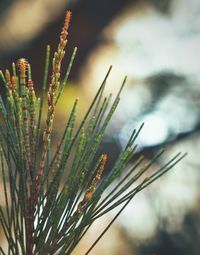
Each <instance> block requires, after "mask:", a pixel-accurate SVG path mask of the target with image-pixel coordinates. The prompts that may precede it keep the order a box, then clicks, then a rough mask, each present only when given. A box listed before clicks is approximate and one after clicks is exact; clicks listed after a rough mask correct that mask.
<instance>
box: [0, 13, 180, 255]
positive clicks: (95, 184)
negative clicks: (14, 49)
mask: <svg viewBox="0 0 200 255" xmlns="http://www.w3.org/2000/svg"><path fill="white" fill-rule="evenodd" d="M70 19H71V12H70V11H67V12H66V17H65V21H64V26H63V28H62V31H61V34H60V40H59V44H58V47H57V50H56V51H55V52H54V55H53V59H52V61H51V60H50V55H51V54H50V46H47V50H46V61H45V67H44V79H43V86H42V88H41V93H40V95H39V96H40V97H38V96H37V95H36V92H35V88H34V82H33V79H32V75H31V65H30V64H29V62H28V61H27V60H26V59H24V58H21V59H19V60H18V62H17V63H16V64H15V63H13V64H12V70H11V71H9V70H6V71H5V72H1V73H0V77H1V91H4V92H5V93H3V94H1V95H0V114H1V116H0V172H1V175H0V178H1V179H0V181H1V183H2V187H3V194H1V196H3V200H4V202H3V204H1V205H0V229H1V230H0V231H1V235H2V234H3V237H4V238H5V240H6V241H7V246H6V247H3V246H0V254H2V255H21V254H22V255H44V254H49V255H50V254H52V255H53V254H71V252H72V251H73V250H74V248H75V247H76V246H77V244H78V243H79V241H80V240H81V238H82V237H83V236H84V235H85V233H86V232H87V230H88V228H89V227H90V226H91V225H92V224H93V222H94V221H95V220H96V219H98V218H100V217H101V216H103V215H104V214H106V213H107V212H109V211H110V210H112V209H114V208H116V207H117V206H119V205H123V207H120V208H121V209H120V211H119V212H118V213H117V215H116V216H115V217H114V219H113V220H112V221H111V223H110V224H109V225H108V226H107V227H105V230H104V231H103V233H102V234H101V235H100V236H99V237H98V238H97V241H96V242H95V243H94V244H93V245H92V246H91V248H90V249H89V250H88V252H87V253H86V254H88V253H89V252H90V251H91V249H92V248H93V247H94V245H95V244H96V243H97V242H98V241H99V239H100V238H101V237H102V236H103V234H104V233H105V232H106V231H107V230H108V228H109V227H110V226H111V224H112V223H113V221H114V220H115V219H116V218H117V217H118V216H119V214H120V213H121V212H122V211H123V209H124V208H125V207H126V206H127V204H128V203H129V202H130V201H131V199H132V198H133V197H134V196H135V195H136V194H137V193H138V192H139V191H141V190H143V189H144V188H145V187H147V186H148V185H149V184H150V183H152V182H154V181H155V180H156V179H157V178H159V177H160V176H161V175H163V174H164V173H165V172H167V171H168V170H169V169H171V168H172V167H173V166H174V165H175V164H176V163H177V162H178V161H180V160H181V159H182V158H183V157H184V156H185V155H183V154H181V153H178V154H177V155H175V156H174V157H173V158H172V159H171V160H169V161H168V162H167V163H166V164H164V165H163V166H161V167H160V168H159V169H157V170H156V171H154V172H150V173H149V175H147V174H145V178H141V177H142V176H143V175H144V173H146V171H147V170H148V169H149V168H150V167H151V165H152V164H153V163H154V162H155V161H156V160H157V159H158V158H159V157H160V156H161V155H162V154H163V152H164V150H161V151H160V152H159V153H158V154H157V155H156V156H155V157H154V158H153V159H152V160H151V161H150V162H148V163H147V164H144V163H143V162H144V157H143V156H139V157H136V160H135V161H133V162H134V163H132V164H131V165H130V164H129V162H130V160H132V159H133V157H134V155H135V154H136V152H137V145H135V140H136V138H137V136H138V134H139V132H140V130H141V128H142V125H141V127H140V129H139V130H138V131H137V130H133V132H132V134H131V135H130V139H129V140H128V141H127V145H126V147H125V148H123V150H122V151H121V153H120V155H119V158H118V160H117V161H116V163H115V164H114V166H113V168H112V169H109V173H108V174H107V175H105V177H102V173H103V171H104V168H105V166H106V163H107V161H108V160H109V155H107V154H103V155H101V156H100V157H99V158H98V159H97V160H96V158H97V155H98V153H97V152H98V148H99V146H100V145H101V143H102V139H103V137H104V133H105V130H106V128H107V126H108V124H109V122H110V119H111V118H112V115H113V113H114V112H115V109H116V107H117V105H118V103H119V100H120V94H121V91H122V88H123V86H124V84H125V81H126V78H125V79H124V81H123V82H122V86H121V88H120V90H119V92H118V94H117V95H116V97H115V98H114V99H113V96H112V95H109V96H108V97H107V96H104V88H105V84H106V81H107V78H108V76H109V74H110V71H111V68H110V69H109V70H108V72H107V74H106V76H105V78H104V80H103V82H102V84H101V86H100V88H99V90H98V91H97V94H96V96H95V97H94V99H93V101H92V103H91V105H90V106H89V108H88V111H87V112H86V113H85V116H84V117H83V119H82V121H81V123H80V124H79V126H78V127H77V125H76V113H77V105H78V99H76V100H75V102H74V104H73V107H72V110H71V113H70V114H69V116H68V118H67V121H66V126H65V128H64V130H63V135H62V137H61V140H60V141H59V143H58V145H57V148H56V151H55V152H54V153H53V152H52V144H51V141H52V128H53V122H54V116H55V114H56V105H57V102H58V100H59V99H60V96H61V94H62V92H63V90H64V88H65V85H66V84H67V81H68V76H69V73H70V70H71V67H72V64H73V61H74V58H75V55H76V51H77V49H76V48H75V49H74V51H73V53H72V56H71V60H70V62H69V65H68V67H67V70H66V75H65V77H61V75H60V74H61V63H62V59H63V57H64V55H65V47H66V44H67V37H68V29H69V23H70ZM50 63H51V66H50ZM49 70H52V71H51V72H50V71H49ZM45 104H47V106H48V110H47V113H45V112H44V107H45ZM44 114H46V117H44ZM42 117H43V118H45V120H46V121H45V126H44V128H42V125H41V119H42ZM127 165H129V168H125V167H126V166H127ZM147 176H148V177H147ZM119 177H120V178H119Z"/></svg>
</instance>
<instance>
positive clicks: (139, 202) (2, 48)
mask: <svg viewBox="0 0 200 255" xmlns="http://www.w3.org/2000/svg"><path fill="white" fill-rule="evenodd" d="M66 9H70V10H72V12H73V19H72V23H71V27H70V34H69V42H68V46H67V52H66V58H65V60H64V64H63V67H64V66H65V64H67V63H68V61H69V58H70V56H71V53H72V51H73V48H74V47H75V46H77V47H78V54H77V57H76V59H75V63H74V66H73V68H72V72H71V75H70V79H69V84H68V86H67V88H66V90H65V91H64V96H63V97H62V100H61V103H60V105H59V106H58V108H59V109H58V111H57V114H58V117H57V121H56V123H55V127H56V129H55V136H59V134H60V132H61V131H62V127H63V125H64V122H63V120H65V117H66V113H67V111H69V110H70V107H71V104H72V102H73V100H74V98H75V97H77V96H78V97H80V104H81V106H79V111H80V116H81V115H82V113H83V112H84V110H85V109H86V108H87V106H88V102H89V101H90V100H91V98H92V96H93V95H94V94H95V92H96V90H97V89H98V86H99V85H100V83H101V81H102V80H103V77H104V75H105V73H106V71H107V70H108V68H109V66H110V65H111V64H112V65H113V70H112V72H111V75H110V78H109V82H108V85H107V92H111V91H112V92H113V93H116V92H117V90H118V89H119V87H120V84H121V82H122V80H123V78H124V76H125V75H128V82H127V84H126V87H125V89H124V91H123V93H122V98H121V102H120V105H119V107H118V110H117V112H116V113H115V116H114V118H113V120H112V123H111V124H110V126H109V129H108V131H107V135H106V138H105V141H104V144H103V147H102V150H104V149H105V150H106V151H108V155H109V158H110V164H112V161H114V160H115V159H116V157H117V155H118V154H119V152H120V150H121V148H122V147H123V146H125V143H126V141H127V140H128V137H129V135H130V133H131V131H132V129H133V128H134V127H138V126H139V125H140V124H141V123H142V122H145V126H144V128H143V130H142V132H141V134H140V136H139V138H138V143H139V145H140V151H141V153H143V154H145V155H146V160H147V161H148V159H150V158H151V157H152V156H153V155H154V153H155V152H156V151H157V150H158V148H160V147H162V146H163V145H166V144H167V152H166V154H165V157H163V159H162V160H163V161H161V162H158V165H159V164H160V163H163V162H165V161H167V159H169V158H170V157H171V156H173V155H174V154H175V153H176V152H179V151H182V152H188V156H187V158H185V159H184V160H183V161H182V162H181V163H180V164H178V165H177V166H176V167H175V169H173V170H172V171H171V172H170V173H168V174H167V175H166V176H164V177H162V178H161V179H160V180H158V181H157V182H156V183H155V184H153V185H151V187H149V188H148V189H146V190H145V191H143V192H142V193H141V194H139V195H137V196H136V198H135V199H134V201H133V202H132V203H131V204H130V205H129V207H128V208H127V209H126V210H125V211H124V213H123V214H122V215H121V216H120V218H119V219H118V220H117V222H116V223H115V224H114V225H113V226H112V228H111V229H110V230H109V232H107V233H106V235H105V236H104V237H103V238H102V240H101V241H100V242H99V243H98V245H97V246H96V247H95V248H94V250H93V251H92V252H91V254H95V255H99V254H105V255H121V254H126V255H169V254H170V255H179V254H180V255H199V254H200V242H199V241H200V204H199V203H200V157H199V154H200V50H199V45H200V1H198V0H190V1H188V0H161V1H158V0H146V1H145V0H123V1H121V0H101V1H97V0H96V1H95V0H76V1H75V0H74V1H73V0H72V1H67V0H57V1H54V0H29V1H26V0H1V1H0V69H2V70H4V69H5V68H10V66H11V63H12V62H13V61H17V59H19V58H21V57H25V58H26V59H28V60H29V61H30V63H31V65H32V69H33V70H32V73H33V78H34V81H35V86H36V88H37V90H39V89H40V87H41V80H42V77H43V71H44V70H43V63H44V58H45V47H46V45H47V44H50V45H51V47H52V49H53V50H54V49H56V46H57V43H58V38H59V33H60V29H61V27H62V24H63V17H64V13H65V11H66ZM64 71H65V70H63V72H64ZM0 89H1V88H0ZM155 167H156V165H155ZM113 215H114V212H113V213H111V214H109V215H108V216H106V217H105V218H103V219H102V220H101V221H99V222H97V223H96V224H95V225H94V226H93V227H92V229H91V230H90V231H89V233H88V235H87V236H86V237H85V238H84V240H83V241H82V242H81V243H80V245H79V247H77V250H76V251H75V252H74V254H84V252H85V251H86V250H87V249H88V248H89V246H90V245H91V244H92V242H93V241H94V240H95V237H97V234H98V233H100V232H101V231H102V230H103V228H102V226H105V225H106V224H107V223H108V222H109V220H110V219H111V218H112V217H113ZM94 233H95V234H94Z"/></svg>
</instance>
